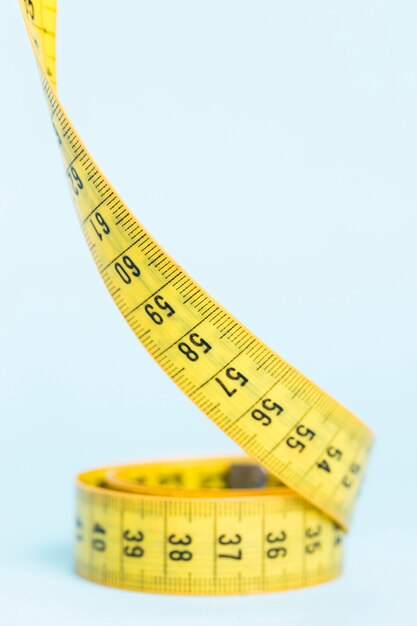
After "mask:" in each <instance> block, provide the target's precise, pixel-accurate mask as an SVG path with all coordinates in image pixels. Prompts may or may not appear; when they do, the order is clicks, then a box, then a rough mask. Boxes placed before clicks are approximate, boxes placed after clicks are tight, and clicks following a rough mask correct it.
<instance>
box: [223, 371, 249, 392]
mask: <svg viewBox="0 0 417 626" xmlns="http://www.w3.org/2000/svg"><path fill="white" fill-rule="evenodd" d="M226 376H227V378H230V380H236V381H237V382H238V383H239V385H240V386H241V387H244V386H245V385H247V384H248V382H249V379H248V378H246V376H244V374H242V372H238V371H237V369H236V368H235V367H228V368H227V370H226ZM215 381H216V383H218V384H219V385H220V387H221V388H222V389H223V391H224V392H225V393H226V394H227V395H228V396H229V398H231V397H232V396H233V395H234V394H235V393H236V391H237V388H236V387H234V388H233V389H230V388H229V387H227V386H226V384H225V383H224V382H223V381H222V379H221V378H215Z"/></svg>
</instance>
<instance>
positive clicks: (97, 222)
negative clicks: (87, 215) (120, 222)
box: [90, 211, 110, 241]
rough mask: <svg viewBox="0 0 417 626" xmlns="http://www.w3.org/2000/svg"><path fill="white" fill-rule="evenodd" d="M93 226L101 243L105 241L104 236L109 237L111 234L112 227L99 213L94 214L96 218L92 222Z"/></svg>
mask: <svg viewBox="0 0 417 626" xmlns="http://www.w3.org/2000/svg"><path fill="white" fill-rule="evenodd" d="M90 224H91V226H92V227H93V228H94V232H95V233H96V235H97V237H98V238H99V239H100V241H101V240H102V239H103V234H104V235H108V234H109V232H110V227H109V225H108V224H107V222H106V220H105V219H104V217H103V216H102V214H101V213H99V212H98V211H97V212H96V213H95V214H94V217H92V218H91V220H90Z"/></svg>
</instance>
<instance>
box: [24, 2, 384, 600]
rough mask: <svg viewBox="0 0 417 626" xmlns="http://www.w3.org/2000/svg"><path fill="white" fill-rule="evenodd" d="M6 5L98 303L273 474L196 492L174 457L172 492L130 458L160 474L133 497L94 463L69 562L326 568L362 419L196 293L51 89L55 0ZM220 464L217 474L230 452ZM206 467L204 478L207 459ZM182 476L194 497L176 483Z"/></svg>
mask: <svg viewBox="0 0 417 626" xmlns="http://www.w3.org/2000/svg"><path fill="white" fill-rule="evenodd" d="M19 1H20V5H21V9H22V12H23V16H24V20H25V23H26V26H27V29H28V32H29V36H30V40H31V43H32V46H33V50H34V52H35V56H36V58H37V61H38V64H39V67H40V75H41V80H42V85H43V88H44V92H45V95H46V100H47V104H48V107H49V112H50V116H51V121H52V124H53V127H54V130H55V133H56V136H57V139H58V142H59V147H60V149H61V154H62V157H63V160H64V164H65V168H66V175H67V178H68V181H69V184H70V188H71V192H72V195H73V198H74V201H75V205H76V209H77V214H78V218H79V221H80V224H81V227H82V230H83V233H84V236H85V238H86V241H87V244H88V246H89V248H90V251H91V254H92V256H93V258H94V261H95V263H96V265H97V268H98V270H99V272H100V274H101V276H102V278H103V280H104V282H105V284H106V286H107V288H108V290H109V292H110V294H111V296H112V298H113V300H114V301H115V303H116V305H117V307H118V308H119V310H120V311H121V313H122V315H123V316H124V318H125V319H126V321H127V323H128V324H129V326H130V327H131V328H132V330H133V332H134V333H135V335H136V336H137V337H138V338H139V339H140V341H141V342H142V343H143V345H144V346H145V348H146V349H147V350H148V351H149V353H150V354H151V355H152V357H153V358H154V359H155V360H156V361H157V363H159V365H160V366H161V367H162V368H163V369H164V370H165V372H166V373H167V374H168V376H169V377H170V378H171V379H172V380H173V381H174V382H175V383H176V384H177V385H178V386H179V387H180V388H181V389H182V390H183V391H184V393H185V394H186V395H187V396H188V397H189V398H190V399H191V400H192V401H193V402H194V403H195V404H196V405H197V406H198V407H199V408H200V409H201V410H202V411H203V412H204V413H205V414H206V415H207V416H208V417H210V419H211V420H213V422H214V423H215V424H217V425H218V426H219V427H220V428H221V429H222V430H223V431H224V432H225V433H227V434H228V435H229V437H231V438H232V439H233V440H234V441H235V442H236V443H238V444H239V445H240V446H241V447H242V448H243V449H244V450H245V451H246V452H247V454H248V455H249V456H250V457H251V458H252V459H255V460H256V461H257V462H258V463H259V464H260V465H261V466H263V467H264V468H266V470H268V472H269V475H270V476H274V477H276V478H277V479H279V480H280V481H282V482H283V483H284V484H285V485H286V487H285V488H284V487H281V488H279V490H278V493H276V492H275V491H272V492H271V490H270V488H268V487H267V488H265V489H260V490H257V491H256V497H253V494H252V493H251V494H249V491H250V490H246V492H244V493H242V492H236V493H234V492H232V491H226V494H227V497H226V498H225V497H221V496H218V495H217V496H216V495H215V493H216V490H215V491H214V492H213V491H210V490H209V489H205V488H204V481H203V482H202V478H201V472H200V469H198V468H199V467H200V466H199V465H198V463H196V464H194V465H195V470H194V474H193V472H192V471H191V474H192V475H193V476H194V478H193V479H192V480H191V478H190V468H189V466H187V463H183V464H182V465H178V464H177V467H176V470H175V472H174V475H176V478H174V479H173V480H174V483H173V485H171V488H172V489H173V491H172V492H169V484H170V483H169V475H170V471H169V467H168V470H167V468H166V467H165V465H164V464H157V466H156V468H157V471H156V472H153V473H152V472H150V470H149V471H148V470H146V467H148V466H146V467H145V468H144V469H143V472H144V475H145V478H146V476H147V479H146V480H148V481H150V482H152V481H156V483H160V482H161V481H165V483H167V484H168V487H167V488H168V493H167V492H165V491H164V492H163V493H162V492H161V489H160V488H159V490H158V488H155V489H151V488H150V487H149V486H148V487H146V488H145V487H144V486H143V481H142V483H141V484H142V488H141V489H142V491H141V493H138V491H137V487H138V484H139V483H138V482H137V481H136V483H135V481H134V480H133V481H132V480H130V481H129V480H125V479H120V480H115V476H117V475H118V472H121V473H122V474H123V471H122V470H121V469H119V470H114V471H113V472H112V473H111V476H112V478H111V479H109V473H108V472H105V471H95V472H94V471H93V472H90V473H87V474H83V475H82V476H81V477H80V479H79V481H78V499H79V507H80V510H79V520H78V524H79V532H78V539H79V541H78V549H77V569H78V571H79V572H80V573H81V574H82V575H84V576H86V577H87V578H92V579H93V580H97V581H99V582H105V583H107V584H110V585H115V586H121V587H128V588H134V589H142V590H148V591H165V592H175V593H181V592H184V593H229V592H240V591H242V592H243V591H262V590H272V589H285V588H291V587H296V586H300V585H306V584H314V583H316V582H321V581H323V580H328V579H329V578H332V577H334V576H335V575H337V573H338V572H339V568H340V536H341V533H340V531H339V526H340V527H342V528H343V529H345V530H346V528H347V525H348V522H349V518H350V516H351V512H352V509H353V506H354V502H355V499H356V496H357V493H358V489H359V486H360V483H361V480H362V476H363V473H364V468H365V466H366V462H367V457H368V453H369V450H370V446H371V443H372V438H373V437H372V433H371V431H370V430H369V429H368V427H367V426H365V425H364V424H363V423H362V422H361V421H360V420H359V419H358V418H357V417H356V416H355V415H353V414H352V413H351V412H350V411H348V410H347V409H346V408H345V407H344V406H342V405H341V404H339V403H338V402H337V401H336V400H334V399H333V398H332V397H330V396H329V395H328V394H326V393H325V392H324V391H322V390H321V389H320V388H318V387H317V386H316V385H315V384H314V383H312V382H311V381H310V380H309V379H308V378H306V377H305V376H304V375H303V374H301V373H300V372H298V371H297V370H296V369H295V368H294V367H292V366H291V365H289V364H288V363H287V362H286V361H285V360H284V359H282V358H281V357H280V356H278V355H277V354H276V353H274V352H273V351H272V350H271V349H270V348H269V347H268V346H266V345H265V344H264V343H263V342H262V341H261V340H260V339H258V338H257V337H256V336H255V335H254V334H253V333H251V332H250V331H249V330H248V329H247V328H245V327H244V326H243V325H242V324H241V323H240V322H239V321H238V320H236V319H235V318H234V317H232V316H231V315H230V314H229V313H228V312H227V311H226V310H225V309H224V308H223V307H221V306H220V305H219V304H218V303H217V302H216V301H215V300H214V299H213V298H211V297H210V296H209V295H208V294H207V293H206V292H205V291H204V290H203V289H202V288H201V287H200V286H199V285H198V284H197V283H196V282H195V281H194V280H193V279H192V278H191V277H190V276H189V275H188V274H187V273H186V272H185V271H184V270H183V269H182V268H181V267H180V266H179V265H178V264H177V263H176V262H175V261H174V260H173V259H172V258H171V257H170V256H169V255H168V254H167V253H166V252H165V251H164V250H163V249H162V248H161V246H160V245H159V244H158V243H157V242H156V241H155V240H154V239H153V238H152V236H151V235H150V234H149V233H148V232H147V231H146V230H145V229H144V228H143V226H142V225H141V224H140V223H139V222H138V220H137V219H136V218H135V216H134V215H133V214H132V213H131V212H130V211H129V210H128V208H127V207H126V206H125V204H124V203H123V201H122V200H121V198H120V197H119V196H118V194H117V193H116V191H115V190H114V189H113V187H112V186H111V185H110V184H109V182H108V181H107V179H106V178H105V177H104V176H103V174H102V173H101V171H100V170H99V169H98V167H97V165H96V164H95V162H94V161H93V159H92V158H91V156H90V155H89V153H88V151H87V150H86V148H85V146H84V145H83V143H82V141H81V139H80V138H79V137H78V135H77V133H76V131H75V130H74V127H73V126H72V124H71V122H70V120H69V119H68V116H67V115H66V113H65V111H64V109H63V107H62V105H61V103H60V102H59V100H58V97H57V93H56V66H55V23H56V2H55V0H19ZM224 462H225V463H226V466H227V467H228V468H229V470H228V471H229V472H230V470H231V468H232V469H233V463H232V461H230V460H229V461H224ZM206 464H208V465H207V467H206V474H207V472H208V475H209V476H208V478H209V479H210V476H211V478H213V474H214V476H216V472H217V469H218V468H217V461H214V460H212V461H207V462H206ZM154 469H155V468H154ZM145 470H146V471H145ZM167 471H168V479H167V478H166V476H167ZM126 472H127V470H126V469H125V470H124V473H125V474H126ZM141 472H142V470H141ZM149 472H150V474H151V475H152V477H153V478H150V477H149ZM127 473H129V472H127ZM223 474H224V472H223ZM123 475H124V474H123ZM171 478H172V477H171ZM200 479H201V480H200ZM206 479H207V475H206V478H205V479H204V480H206ZM190 480H191V482H193V484H194V486H195V488H196V489H197V493H198V497H196V498H192V497H191V495H190V494H191V492H190V491H189V490H187V489H184V488H185V487H189V481H190ZM270 480H272V479H271V478H270ZM178 481H180V482H178ZM145 482H146V481H145ZM179 484H182V491H181V489H178V488H175V485H178V486H179ZM145 486H146V485H145ZM225 486H227V484H226V483H225V482H224V481H223V482H222V481H220V482H218V487H219V488H222V487H223V488H224V487H225ZM135 487H136V488H135ZM252 491H253V490H252ZM217 492H218V490H217ZM332 520H333V521H332ZM145 527H146V529H145ZM238 528H239V529H240V530H238ZM94 529H95V530H94ZM284 535H285V537H286V539H285V540H284V539H282V541H283V542H284V543H287V545H285V546H284V545H281V543H280V537H283V536H284ZM335 537H336V539H335ZM239 538H240V539H239ZM240 544H242V545H240ZM191 545H192V549H191ZM237 546H239V547H238V548H237V550H236V552H235V553H234V556H235V557H236V558H233V554H232V550H231V552H230V555H229V557H227V556H223V557H221V556H219V548H222V547H225V548H226V547H229V548H235V547H237ZM135 548H136V549H135ZM139 548H140V549H139ZM279 548H282V550H281V551H280V550H279ZM268 551H269V552H268ZM284 552H285V556H284ZM130 553H131V554H130ZM139 555H140V556H139ZM189 555H191V557H189ZM239 555H240V556H239ZM268 555H269V556H268ZM271 555H273V556H271ZM237 557H239V558H237Z"/></svg>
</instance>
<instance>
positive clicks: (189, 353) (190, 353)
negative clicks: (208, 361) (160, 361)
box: [178, 333, 211, 361]
mask: <svg viewBox="0 0 417 626" xmlns="http://www.w3.org/2000/svg"><path fill="white" fill-rule="evenodd" d="M188 339H189V340H190V343H192V344H193V346H195V347H196V348H202V349H203V354H206V353H207V352H209V351H210V350H211V345H210V344H209V343H208V342H207V341H206V340H205V339H203V338H202V337H200V335H198V334H197V333H191V335H190V336H189V337H188ZM178 350H179V351H180V352H182V353H183V354H185V356H186V357H187V359H188V360H189V361H197V360H198V359H199V356H200V355H199V354H198V352H197V351H196V350H193V348H192V347H191V346H190V345H189V344H188V343H186V342H185V341H181V343H179V344H178Z"/></svg>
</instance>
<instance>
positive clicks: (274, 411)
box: [251, 398, 284, 426]
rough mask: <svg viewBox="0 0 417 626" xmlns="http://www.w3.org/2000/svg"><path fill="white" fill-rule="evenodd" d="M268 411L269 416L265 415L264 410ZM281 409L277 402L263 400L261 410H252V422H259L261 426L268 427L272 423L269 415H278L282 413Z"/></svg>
mask: <svg viewBox="0 0 417 626" xmlns="http://www.w3.org/2000/svg"><path fill="white" fill-rule="evenodd" d="M264 409H265V410H266V411H268V413H269V415H268V414H267V413H265V410H264ZM283 410H284V409H283V408H282V406H281V405H280V404H278V403H277V402H274V401H273V400H271V399H270V398H265V400H262V409H254V410H253V411H252V413H251V415H252V417H253V419H254V420H256V421H257V422H260V423H261V424H262V426H269V424H270V423H271V422H272V418H271V415H280V413H282V412H283Z"/></svg>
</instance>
